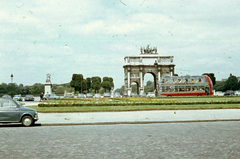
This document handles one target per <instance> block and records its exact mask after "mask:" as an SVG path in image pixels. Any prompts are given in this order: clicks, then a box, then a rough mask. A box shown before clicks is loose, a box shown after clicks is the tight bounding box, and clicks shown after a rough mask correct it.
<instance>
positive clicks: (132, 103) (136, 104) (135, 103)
mask: <svg viewBox="0 0 240 159" xmlns="http://www.w3.org/2000/svg"><path fill="white" fill-rule="evenodd" d="M198 104H240V101H234V100H229V101H211V102H209V101H200V102H175V101H170V102H169V101H165V102H124V103H119V102H108V103H74V102H63V103H40V104H38V106H39V107H76V106H79V107H82V106H138V105H198Z"/></svg>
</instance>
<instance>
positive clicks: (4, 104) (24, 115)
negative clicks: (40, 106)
mask: <svg viewBox="0 0 240 159" xmlns="http://www.w3.org/2000/svg"><path fill="white" fill-rule="evenodd" d="M37 120H38V113H37V111H36V110H35V109H32V108H26V107H23V106H21V104H20V103H19V102H18V101H16V100H14V99H10V98H0V123H22V124H23V125H24V126H31V125H34V123H35V122H36V121H37Z"/></svg>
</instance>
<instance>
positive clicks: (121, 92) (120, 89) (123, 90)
mask: <svg viewBox="0 0 240 159" xmlns="http://www.w3.org/2000/svg"><path fill="white" fill-rule="evenodd" d="M114 93H120V94H121V95H123V93H125V86H122V87H121V88H118V89H116V90H115V91H114Z"/></svg>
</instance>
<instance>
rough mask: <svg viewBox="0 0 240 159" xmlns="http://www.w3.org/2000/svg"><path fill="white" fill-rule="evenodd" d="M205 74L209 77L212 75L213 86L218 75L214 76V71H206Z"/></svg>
mask: <svg viewBox="0 0 240 159" xmlns="http://www.w3.org/2000/svg"><path fill="white" fill-rule="evenodd" d="M203 75H208V77H210V79H211V81H212V84H213V86H214V85H215V84H216V77H215V76H214V73H204V74H203Z"/></svg>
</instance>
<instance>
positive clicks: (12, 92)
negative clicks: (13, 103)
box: [11, 74, 13, 98]
mask: <svg viewBox="0 0 240 159" xmlns="http://www.w3.org/2000/svg"><path fill="white" fill-rule="evenodd" d="M11 83H12V98H13V74H11Z"/></svg>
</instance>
